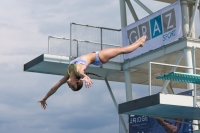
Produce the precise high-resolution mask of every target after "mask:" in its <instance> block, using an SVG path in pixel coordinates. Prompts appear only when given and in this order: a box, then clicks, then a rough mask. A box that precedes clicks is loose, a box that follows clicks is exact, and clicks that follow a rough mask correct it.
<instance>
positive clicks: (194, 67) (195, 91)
mask: <svg viewBox="0 0 200 133" xmlns="http://www.w3.org/2000/svg"><path fill="white" fill-rule="evenodd" d="M192 63H193V74H196V60H195V48H194V46H193V47H192ZM196 87H197V86H196V84H194V100H193V103H194V107H196V100H197V95H196V93H197V88H196Z"/></svg>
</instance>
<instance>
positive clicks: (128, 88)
mask: <svg viewBox="0 0 200 133" xmlns="http://www.w3.org/2000/svg"><path fill="white" fill-rule="evenodd" d="M124 77H125V86H126V101H131V100H132V99H133V98H132V84H131V76H130V71H129V70H125V71H124Z"/></svg>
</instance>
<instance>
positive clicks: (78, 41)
mask: <svg viewBox="0 0 200 133" xmlns="http://www.w3.org/2000/svg"><path fill="white" fill-rule="evenodd" d="M76 41H77V57H78V52H79V51H78V50H79V48H78V47H79V46H78V45H79V41H78V40H76Z"/></svg>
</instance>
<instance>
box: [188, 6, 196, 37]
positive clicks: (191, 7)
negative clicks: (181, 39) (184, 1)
mask: <svg viewBox="0 0 200 133" xmlns="http://www.w3.org/2000/svg"><path fill="white" fill-rule="evenodd" d="M193 7H194V6H193V4H188V11H189V20H191V19H192V12H193ZM194 27H195V25H194V24H193V26H192V27H191V35H190V36H189V37H192V38H195V29H194ZM189 28H190V27H189Z"/></svg>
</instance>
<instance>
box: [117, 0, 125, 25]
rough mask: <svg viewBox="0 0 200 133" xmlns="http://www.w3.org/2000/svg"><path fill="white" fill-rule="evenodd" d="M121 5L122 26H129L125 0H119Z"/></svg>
mask: <svg viewBox="0 0 200 133" xmlns="http://www.w3.org/2000/svg"><path fill="white" fill-rule="evenodd" d="M119 5H120V15H121V27H122V28H123V27H125V26H127V18H126V4H125V0H119Z"/></svg>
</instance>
